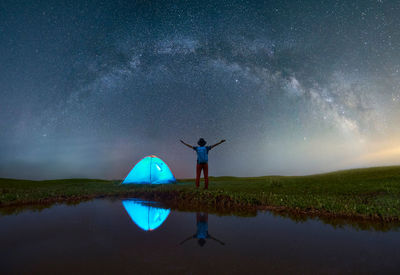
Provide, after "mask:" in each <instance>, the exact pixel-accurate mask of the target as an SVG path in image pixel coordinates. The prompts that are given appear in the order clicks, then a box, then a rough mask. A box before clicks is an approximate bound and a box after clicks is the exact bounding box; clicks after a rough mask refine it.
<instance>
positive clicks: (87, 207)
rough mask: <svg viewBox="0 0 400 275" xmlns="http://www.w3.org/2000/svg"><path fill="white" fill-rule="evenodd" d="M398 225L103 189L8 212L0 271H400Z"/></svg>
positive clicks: (0, 227) (2, 221)
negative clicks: (170, 205)
mask: <svg viewBox="0 0 400 275" xmlns="http://www.w3.org/2000/svg"><path fill="white" fill-rule="evenodd" d="M399 267H400V232H397V231H388V232H377V231H363V230H356V229H354V228H352V227H349V226H344V227H343V228H334V227H333V226H331V225H327V224H324V223H322V222H320V221H317V220H307V221H305V222H301V223H298V222H295V221H293V220H291V219H289V218H283V217H277V216H274V215H272V214H270V213H268V212H266V213H258V214H257V216H256V217H236V216H217V215H212V214H207V213H196V212H178V211H172V210H169V209H166V208H165V207H162V206H160V205H158V204H155V203H151V202H143V201H138V200H133V199H129V200H119V199H117V200H108V199H98V200H93V201H90V202H85V203H81V204H78V205H75V206H68V205H63V204H62V205H56V206H53V207H51V208H47V209H44V210H42V211H40V212H35V211H24V212H22V213H20V214H17V215H7V216H0V274H7V273H18V274H20V273H41V274H43V273H48V274H71V273H100V274H104V273H129V274H166V273H168V274H207V273H209V274H215V273H218V274H236V273H241V274H245V273H247V274H266V273H274V274H276V273H286V274H288V273H291V274H293V273H296V274H298V273H301V274H310V273H319V274H321V273H327V274H337V273H341V274H343V273H380V274H382V273H397V274H398V273H399V272H400V271H399Z"/></svg>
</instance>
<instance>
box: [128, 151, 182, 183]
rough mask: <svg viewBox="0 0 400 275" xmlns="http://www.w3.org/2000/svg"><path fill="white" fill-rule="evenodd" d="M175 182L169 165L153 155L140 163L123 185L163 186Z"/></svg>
mask: <svg viewBox="0 0 400 275" xmlns="http://www.w3.org/2000/svg"><path fill="white" fill-rule="evenodd" d="M174 182H176V179H175V177H174V175H173V174H172V172H171V170H170V169H169V167H168V165H167V164H165V162H164V161H162V159H160V158H158V157H156V156H154V155H151V156H147V157H144V158H143V159H142V160H141V161H139V162H138V163H137V164H136V165H135V166H134V167H133V168H132V170H131V171H130V172H129V174H128V175H127V176H126V178H125V180H124V181H123V182H122V183H123V184H126V183H144V184H161V183H174Z"/></svg>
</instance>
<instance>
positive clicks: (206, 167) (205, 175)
mask: <svg viewBox="0 0 400 275" xmlns="http://www.w3.org/2000/svg"><path fill="white" fill-rule="evenodd" d="M203 174H204V188H205V189H208V163H204V164H203Z"/></svg>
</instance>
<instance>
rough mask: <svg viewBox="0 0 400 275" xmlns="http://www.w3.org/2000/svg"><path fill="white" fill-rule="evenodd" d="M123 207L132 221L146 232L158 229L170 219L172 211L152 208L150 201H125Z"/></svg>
mask: <svg viewBox="0 0 400 275" xmlns="http://www.w3.org/2000/svg"><path fill="white" fill-rule="evenodd" d="M122 204H123V206H124V207H125V210H126V212H128V214H129V216H130V217H131V219H132V221H133V222H134V223H135V224H136V225H137V226H139V227H140V228H141V229H143V230H145V231H151V230H154V229H157V228H158V227H159V226H160V225H161V224H162V223H163V222H164V221H165V220H166V219H167V217H168V215H169V213H170V210H169V209H163V208H159V207H154V206H151V204H153V203H152V202H149V201H141V200H132V199H130V200H123V201H122Z"/></svg>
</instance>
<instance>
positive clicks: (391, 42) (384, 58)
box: [0, 0, 400, 179]
mask: <svg viewBox="0 0 400 275" xmlns="http://www.w3.org/2000/svg"><path fill="white" fill-rule="evenodd" d="M0 11H1V17H0V53H1V54H0V64H2V65H1V66H0V93H1V101H0V127H1V129H2V131H0V151H1V154H0V177H17V178H31V179H36V178H37V179H39V178H68V177H92V178H123V177H124V176H125V175H126V174H127V173H128V172H129V170H130V168H131V167H132V165H133V164H134V163H136V161H137V160H139V159H141V158H142V157H143V156H145V155H149V154H156V155H158V156H160V157H161V158H162V159H164V160H165V161H166V162H167V163H168V165H169V166H170V167H171V169H172V171H173V172H174V173H175V175H176V176H177V177H193V172H194V162H195V156H194V155H193V152H190V151H189V150H187V148H185V147H183V146H182V145H181V144H180V143H179V142H178V141H179V139H184V140H186V141H187V142H189V143H191V144H195V143H196V141H197V139H198V138H199V137H204V138H205V139H206V140H207V141H208V142H209V143H214V142H216V141H219V140H220V139H226V140H227V141H228V142H227V143H225V144H223V145H221V146H220V147H218V148H215V151H214V150H213V151H211V152H210V174H211V175H217V176H218V175H232V176H261V175H267V174H282V175H293V174H308V173H316V172H322V171H332V170H336V169H345V168H352V167H363V166H370V165H390V164H398V163H399V161H400V155H399V153H398V152H399V148H400V140H399V138H400V130H398V125H400V54H399V52H400V17H399V16H398V14H400V4H399V3H398V2H397V1H385V0H381V1H365V0H364V1H361V0H360V1H95V0H93V1H72V2H71V1H37V2H35V3H26V2H24V1H2V3H1V4H0Z"/></svg>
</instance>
